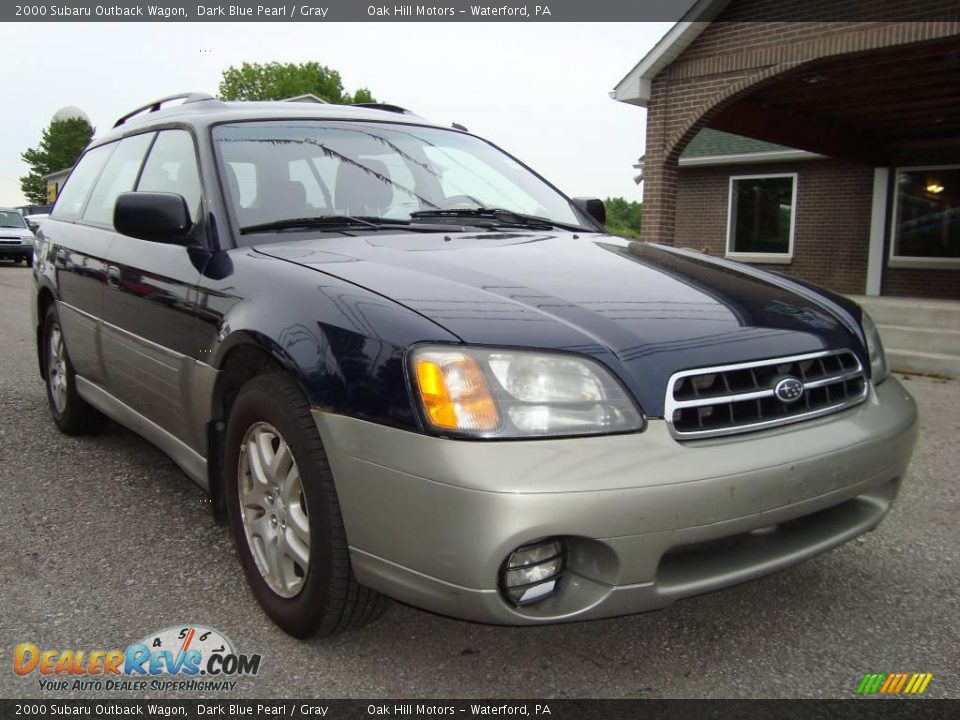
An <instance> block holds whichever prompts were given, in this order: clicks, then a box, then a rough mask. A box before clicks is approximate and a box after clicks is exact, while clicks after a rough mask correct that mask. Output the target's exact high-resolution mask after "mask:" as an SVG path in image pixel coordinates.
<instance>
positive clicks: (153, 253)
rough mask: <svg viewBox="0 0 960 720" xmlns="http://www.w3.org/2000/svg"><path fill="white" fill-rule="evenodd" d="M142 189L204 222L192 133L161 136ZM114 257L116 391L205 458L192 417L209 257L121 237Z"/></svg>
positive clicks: (108, 310) (111, 356)
mask: <svg viewBox="0 0 960 720" xmlns="http://www.w3.org/2000/svg"><path fill="white" fill-rule="evenodd" d="M128 189H130V188H128ZM135 189H136V190H137V191H150V192H169V193H177V194H179V195H182V196H183V197H184V198H185V199H186V201H187V206H188V207H189V208H190V211H191V215H192V219H193V220H194V222H197V221H198V219H199V217H200V208H201V199H202V192H201V184H200V175H199V168H198V164H197V154H196V149H195V145H194V140H193V136H192V135H191V134H190V133H189V132H188V131H187V130H182V129H170V130H161V131H160V132H159V133H157V136H156V138H155V140H154V141H153V144H152V146H151V147H150V149H149V152H148V154H147V159H146V162H145V163H144V164H143V169H142V170H141V172H140V176H139V178H138V179H137V182H136V185H135ZM115 202H116V198H114V203H115ZM108 258H109V267H108V269H107V274H108V279H107V289H106V291H105V297H104V355H105V358H106V363H107V366H108V368H109V391H110V392H111V394H113V395H114V396H115V397H116V398H117V399H119V400H120V401H122V402H123V403H124V404H125V405H127V406H128V407H130V408H131V409H133V410H135V411H136V412H137V413H139V414H140V415H142V416H144V417H145V418H147V419H148V420H149V421H151V422H152V423H153V424H154V425H156V426H159V428H161V429H163V430H164V431H166V432H167V433H169V434H171V435H173V436H174V437H176V438H177V439H178V440H180V441H181V442H183V443H186V444H187V445H189V446H191V447H192V448H193V449H194V450H196V451H197V452H199V453H202V454H205V448H203V447H202V443H203V439H202V437H201V434H200V433H199V432H198V426H199V423H198V422H197V421H196V420H195V418H193V417H192V416H191V408H192V407H193V403H192V402H191V400H192V398H191V394H192V389H193V387H194V372H195V360H194V358H195V357H197V351H198V349H197V347H196V343H195V335H196V317H195V305H196V286H197V282H198V280H199V277H200V270H202V267H203V262H205V260H206V253H205V252H204V251H199V250H197V249H196V248H187V247H185V246H183V245H175V244H166V243H159V242H150V241H147V240H139V239H137V238H132V237H129V236H127V235H121V234H119V233H117V234H116V235H115V237H114V240H113V242H112V244H111V246H110V250H109V254H108Z"/></svg>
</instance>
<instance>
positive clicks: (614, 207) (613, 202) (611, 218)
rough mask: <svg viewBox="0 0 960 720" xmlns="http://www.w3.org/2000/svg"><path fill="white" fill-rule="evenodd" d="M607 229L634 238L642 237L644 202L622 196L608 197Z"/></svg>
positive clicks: (611, 232) (612, 233) (606, 202)
mask: <svg viewBox="0 0 960 720" xmlns="http://www.w3.org/2000/svg"><path fill="white" fill-rule="evenodd" d="M603 203H604V205H606V206H607V231H608V232H609V233H610V234H611V235H621V236H623V237H626V238H631V239H633V240H639V239H640V223H641V221H642V220H643V203H639V202H633V201H631V200H625V199H624V198H622V197H616V198H607V199H606V200H604V201H603Z"/></svg>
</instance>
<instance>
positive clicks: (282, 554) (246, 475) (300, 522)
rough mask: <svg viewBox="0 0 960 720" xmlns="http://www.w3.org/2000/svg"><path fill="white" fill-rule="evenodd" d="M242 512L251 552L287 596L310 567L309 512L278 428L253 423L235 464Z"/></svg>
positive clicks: (271, 583)
mask: <svg viewBox="0 0 960 720" xmlns="http://www.w3.org/2000/svg"><path fill="white" fill-rule="evenodd" d="M237 473H238V478H237V481H238V482H237V484H238V487H239V490H240V492H239V496H240V514H241V519H242V522H243V530H244V534H245V535H246V538H247V543H248V545H249V547H250V551H251V554H252V555H253V559H254V561H255V563H256V565H257V569H258V570H259V571H260V575H261V576H263V579H264V580H265V581H266V583H267V585H269V586H270V589H271V590H273V592H275V593H276V594H277V595H280V596H281V597H285V598H291V597H294V596H295V595H297V593H299V592H300V590H301V589H302V588H303V584H304V581H305V579H306V577H307V571H308V570H309V568H310V518H309V515H308V513H307V503H306V498H305V497H304V494H303V483H302V482H301V479H300V471H299V470H298V469H297V464H296V462H295V461H294V459H293V453H291V451H290V447H289V446H288V445H287V443H286V441H285V440H284V439H283V437H282V436H281V435H280V433H279V431H278V430H277V429H276V428H275V427H273V426H272V425H270V424H268V423H265V422H258V423H255V424H254V425H252V426H251V427H250V428H249V429H248V430H247V432H246V434H245V435H244V437H243V442H242V444H241V446H240V462H239V463H238V464H237Z"/></svg>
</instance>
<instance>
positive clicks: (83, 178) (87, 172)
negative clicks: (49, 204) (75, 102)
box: [50, 143, 117, 220]
mask: <svg viewBox="0 0 960 720" xmlns="http://www.w3.org/2000/svg"><path fill="white" fill-rule="evenodd" d="M116 146H117V144H116V143H111V144H110V145H101V146H100V147H97V148H94V149H93V150H89V151H88V152H86V153H85V154H84V156H83V157H82V158H80V162H78V163H77V166H76V167H75V168H74V169H73V172H71V173H70V176H69V177H68V178H67V182H66V183H65V184H64V186H63V189H62V190H61V191H60V195H59V196H58V197H57V202H56V204H55V205H54V208H53V212H52V213H50V217H52V218H54V219H56V220H74V219H76V218H78V217H80V212H81V211H82V210H83V203H84V202H86V199H87V196H88V195H89V194H90V188H92V187H93V183H94V182H95V181H96V179H97V175H99V174H100V170H101V169H102V168H103V166H104V165H105V164H106V162H107V160H108V159H109V158H110V154H111V153H112V152H113V150H114V148H115V147H116Z"/></svg>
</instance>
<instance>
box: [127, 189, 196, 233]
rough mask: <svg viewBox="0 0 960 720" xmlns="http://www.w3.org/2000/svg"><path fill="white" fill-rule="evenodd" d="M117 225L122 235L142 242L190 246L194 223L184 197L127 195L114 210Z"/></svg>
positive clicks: (151, 194)
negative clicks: (190, 233) (191, 229)
mask: <svg viewBox="0 0 960 720" xmlns="http://www.w3.org/2000/svg"><path fill="white" fill-rule="evenodd" d="M113 226H114V227H115V228H116V230H117V232H118V233H120V234H121V235H129V236H130V237H135V238H138V239H140V240H150V241H152V242H160V243H170V244H173V245H187V244H189V238H188V237H187V235H188V233H189V232H190V228H191V227H193V223H192V222H191V221H190V210H189V208H187V201H186V200H184V199H183V196H182V195H177V194H175V193H158V192H125V193H120V195H119V196H118V197H117V204H116V205H115V206H114V208H113Z"/></svg>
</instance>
